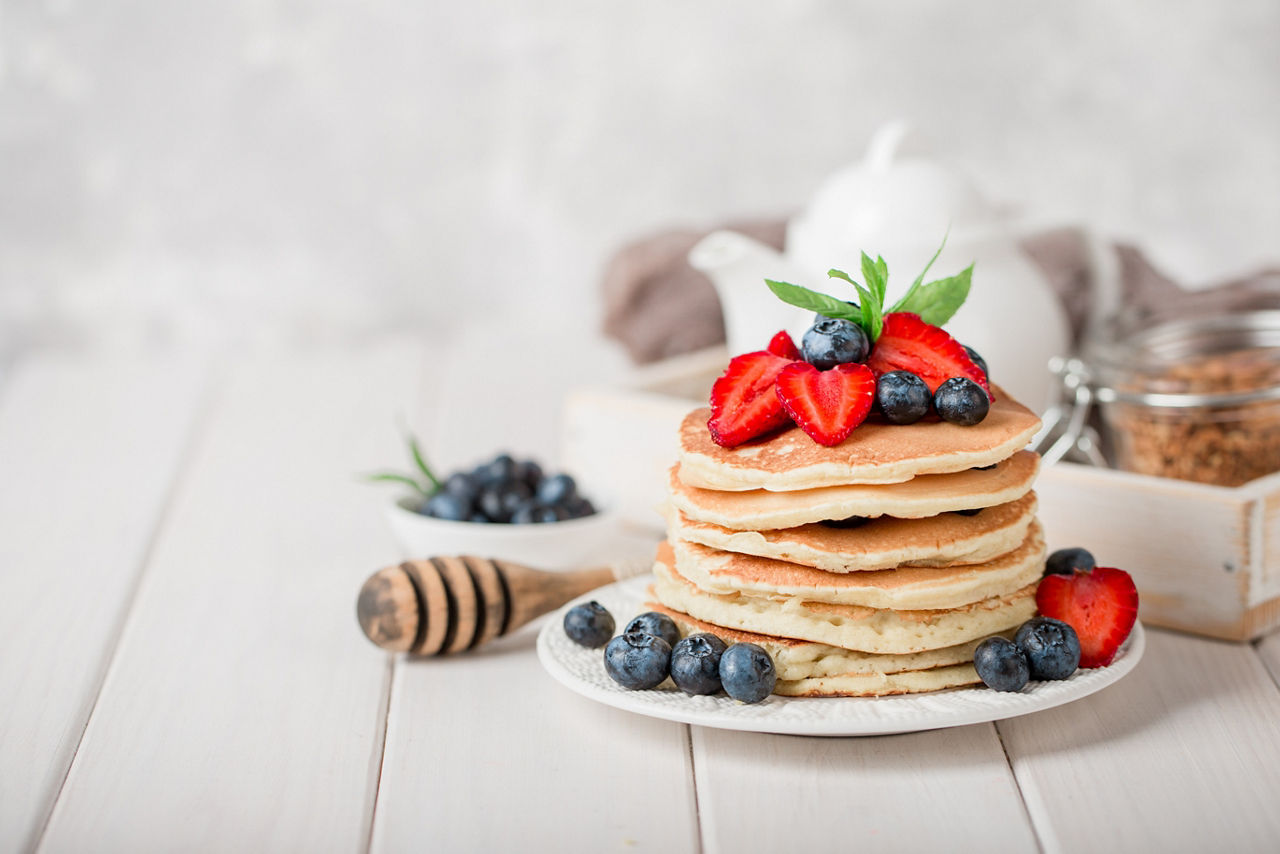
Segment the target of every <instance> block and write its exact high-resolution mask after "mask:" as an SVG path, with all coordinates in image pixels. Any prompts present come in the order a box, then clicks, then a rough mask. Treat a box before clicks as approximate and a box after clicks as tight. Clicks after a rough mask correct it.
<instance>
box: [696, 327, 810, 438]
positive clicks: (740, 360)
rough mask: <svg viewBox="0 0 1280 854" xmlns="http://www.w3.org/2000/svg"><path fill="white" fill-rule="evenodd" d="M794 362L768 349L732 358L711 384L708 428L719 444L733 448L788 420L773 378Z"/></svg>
mask: <svg viewBox="0 0 1280 854" xmlns="http://www.w3.org/2000/svg"><path fill="white" fill-rule="evenodd" d="M791 363H792V362H791V360H790V359H786V358H783V357H782V356H775V355H774V354H773V353H770V352H768V351H767V350H760V351H757V352H755V353H743V354H742V355H741V356H734V357H733V358H732V359H730V360H729V367H728V368H726V369H725V372H724V374H722V375H721V377H720V379H718V380H716V382H715V385H713V386H712V387H711V418H710V419H709V420H708V421H707V429H709V430H710V431H711V439H712V440H713V441H714V442H715V443H716V444H717V445H721V446H722V447H725V448H732V447H734V446H735V445H741V444H742V443H743V442H745V441H747V440H748V439H754V438H755V437H756V436H760V435H763V434H765V433H768V432H769V431H771V430H776V429H778V428H779V427H782V426H783V425H785V424H786V423H787V420H788V419H787V413H786V411H785V410H784V409H783V408H782V402H781V401H779V400H778V395H777V393H776V392H775V391H774V389H773V381H774V379H776V378H777V376H778V373H779V372H780V371H781V370H782V369H783V368H785V367H786V366H787V365H790V364H791Z"/></svg>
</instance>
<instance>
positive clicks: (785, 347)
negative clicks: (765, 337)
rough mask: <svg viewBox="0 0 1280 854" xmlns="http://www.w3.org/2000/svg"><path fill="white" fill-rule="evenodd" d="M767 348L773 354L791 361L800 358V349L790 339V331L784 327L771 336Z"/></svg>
mask: <svg viewBox="0 0 1280 854" xmlns="http://www.w3.org/2000/svg"><path fill="white" fill-rule="evenodd" d="M767 349H768V350H769V352H770V353H772V354H773V355H775V356H781V357H782V358H784V359H790V360H791V361H793V362H794V361H798V360H799V359H800V350H799V348H798V347H796V342H795V341H793V340H791V333H789V332H787V330H785V329H783V330H782V331H781V332H779V333H778V334H777V335H775V336H773V338H772V340H770V341H769V346H768V348H767Z"/></svg>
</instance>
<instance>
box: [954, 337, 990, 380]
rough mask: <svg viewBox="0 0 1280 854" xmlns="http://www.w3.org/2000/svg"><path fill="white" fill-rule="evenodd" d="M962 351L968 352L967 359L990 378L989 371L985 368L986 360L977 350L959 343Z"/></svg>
mask: <svg viewBox="0 0 1280 854" xmlns="http://www.w3.org/2000/svg"><path fill="white" fill-rule="evenodd" d="M960 346H961V347H963V348H964V351H965V352H966V353H968V354H969V360H970V361H972V362H973V363H974V364H975V365H977V366H978V368H979V370H981V371H982V373H984V374H986V375H987V379H988V380H990V379H991V372H990V371H988V370H987V360H986V359H984V358H982V357H981V356H979V355H978V351H977V350H975V349H973V348H972V347H970V346H969V345H968V344H961V345H960Z"/></svg>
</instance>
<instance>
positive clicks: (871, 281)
mask: <svg viewBox="0 0 1280 854" xmlns="http://www.w3.org/2000/svg"><path fill="white" fill-rule="evenodd" d="M862 278H863V279H864V280H865V281H866V283H867V288H868V289H869V290H870V291H871V292H872V293H873V294H875V295H876V301H877V302H879V304H880V306H881V309H883V307H884V295H885V291H887V290H888V289H889V266H888V265H887V264H885V263H884V258H879V259H877V260H876V261H872V260H871V256H869V255H867V253H865V252H863V253H862Z"/></svg>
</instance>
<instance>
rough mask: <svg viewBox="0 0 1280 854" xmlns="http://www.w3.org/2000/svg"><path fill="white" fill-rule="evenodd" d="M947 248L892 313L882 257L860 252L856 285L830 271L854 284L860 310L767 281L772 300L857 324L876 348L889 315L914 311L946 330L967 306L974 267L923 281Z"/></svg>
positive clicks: (835, 273) (838, 274)
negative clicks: (950, 322)
mask: <svg viewBox="0 0 1280 854" xmlns="http://www.w3.org/2000/svg"><path fill="white" fill-rule="evenodd" d="M946 245H947V239H946V238H945V237H943V239H942V245H941V246H939V247H938V251H937V252H934V253H933V257H932V258H930V259H929V263H928V264H925V266H924V270H922V271H921V272H920V275H919V276H916V278H915V281H914V282H912V283H911V287H909V288H907V292H906V293H905V294H903V295H902V298H901V299H899V300H898V301H897V302H896V303H894V304H893V307H892V308H890V309H888V311H886V310H885V308H884V305H885V296H886V294H887V292H888V289H889V265H888V264H886V263H885V260H884V258H883V257H880V256H877V257H876V259H875V260H874V261H872V260H871V256H869V255H868V254H867V253H866V252H863V253H862V278H863V282H862V283H860V282H857V281H855V280H854V279H853V278H852V277H851V276H850V275H849V274H848V273H846V272H844V271H843V270H837V269H835V268H832V269H831V270H828V271H827V275H828V276H829V277H830V278H833V279H840V280H842V281H845V282H848V283H849V284H851V285H853V287H854V288H855V289H856V290H857V292H858V297H859V304H858V305H857V306H853V305H850V304H849V303H847V302H844V301H843V300H839V299H836V298H835V297H832V296H828V295H826V294H822V293H818V292H817V291H814V290H810V289H809V288H806V287H802V286H800V285H793V284H790V283H789V282H778V281H774V280H773V279H765V284H766V285H768V286H769V290H771V291H773V293H774V296H776V297H777V298H778V299H780V300H782V301H783V302H785V303H788V304H790V305H794V306H799V307H800V308H804V309H808V310H810V311H816V312H818V313H819V314H823V315H826V316H827V317H834V318H837V319H841V320H849V321H852V322H854V323H856V324H858V325H859V326H861V327H862V330H863V331H864V332H866V333H867V338H868V339H870V340H871V342H872V343H874V342H875V340H876V339H877V338H879V337H880V331H881V329H883V328H884V316H885V314H887V313H890V312H895V311H905V312H911V313H913V314H918V315H920V319H921V320H923V321H924V322H925V323H930V324H933V325H934V326H942V325H943V324H945V323H946V322H947V321H948V320H950V319H951V318H952V317H953V316H954V315H955V313H956V311H957V310H959V308H960V306H961V305H963V304H964V301H965V299H966V298H967V297H968V296H969V287H970V284H971V283H972V280H973V265H972V264H970V265H969V266H968V267H966V268H965V269H964V270H962V271H960V272H959V273H957V274H956V275H954V276H947V277H946V278H942V279H935V280H933V281H932V282H928V283H926V282H925V281H924V277H925V276H926V275H928V273H929V269H930V268H931V267H932V266H933V262H934V261H937V260H938V256H939V255H941V254H942V249H943V247H945V246H946Z"/></svg>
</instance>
